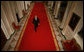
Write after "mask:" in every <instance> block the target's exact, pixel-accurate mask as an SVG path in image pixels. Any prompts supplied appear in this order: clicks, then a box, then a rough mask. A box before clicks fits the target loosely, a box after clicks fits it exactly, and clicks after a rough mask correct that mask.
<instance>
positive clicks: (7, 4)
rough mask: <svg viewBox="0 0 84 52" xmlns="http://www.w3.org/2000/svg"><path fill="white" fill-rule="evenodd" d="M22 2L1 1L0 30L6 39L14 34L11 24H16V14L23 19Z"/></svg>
mask: <svg viewBox="0 0 84 52" xmlns="http://www.w3.org/2000/svg"><path fill="white" fill-rule="evenodd" d="M23 9H24V1H1V28H2V30H3V32H4V34H5V36H6V38H7V39H9V38H10V36H11V35H12V34H13V33H14V29H13V27H12V23H13V22H15V23H16V24H18V22H17V18H16V13H17V12H18V14H19V17H20V18H21V17H23V15H22V10H23Z"/></svg>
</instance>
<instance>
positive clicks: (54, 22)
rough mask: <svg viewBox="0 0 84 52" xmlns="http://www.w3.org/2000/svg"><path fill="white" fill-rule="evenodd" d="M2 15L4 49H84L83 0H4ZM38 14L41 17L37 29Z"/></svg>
mask: <svg viewBox="0 0 84 52" xmlns="http://www.w3.org/2000/svg"><path fill="white" fill-rule="evenodd" d="M80 3H81V4H80ZM78 4H79V6H78V8H79V10H80V12H79V11H78V9H77V5H78ZM6 5H7V6H6ZM59 5H60V6H59ZM62 5H64V6H62ZM5 8H6V10H5ZM10 9H11V10H10ZM62 9H63V11H62ZM8 11H9V12H8ZM64 11H65V12H64ZM63 13H64V14H63ZM72 14H73V15H72ZM1 15H2V16H1V30H2V31H3V34H2V35H5V38H3V37H4V36H3V37H2V42H4V44H3V43H2V46H3V47H2V51H80V50H83V46H82V45H83V41H82V38H83V37H82V38H81V36H82V34H81V33H82V26H83V24H82V21H83V20H82V19H83V16H82V1H80V2H76V1H74V2H72V1H67V2H62V1H36V2H32V1H10V2H9V1H5V2H4V1H2V2H1ZM35 16H37V17H38V18H39V21H40V24H39V25H38V27H37V32H35V29H34V24H33V23H32V22H33V19H34V17H35ZM60 16H61V17H62V18H61V17H60ZM74 17H75V18H76V19H77V20H76V19H75V18H74ZM80 17H81V18H80ZM5 19H6V20H5ZM70 19H71V20H70ZM74 19H75V20H74ZM60 20H61V21H60ZM69 21H70V22H69ZM71 21H72V22H71ZM74 21H75V22H74ZM78 22H79V23H78ZM73 23H74V25H72V24H73ZM80 24H81V25H80ZM74 27H76V28H74ZM79 32H80V34H79ZM3 39H5V41H3ZM79 41H80V42H79Z"/></svg>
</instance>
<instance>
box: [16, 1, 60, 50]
mask: <svg viewBox="0 0 84 52" xmlns="http://www.w3.org/2000/svg"><path fill="white" fill-rule="evenodd" d="M35 15H37V16H38V18H39V20H40V25H39V26H38V28H37V32H35V31H34V25H33V24H32V20H33V18H34V17H35ZM27 20H28V19H27ZM26 23H27V24H26V26H25V30H24V31H22V32H23V33H22V34H21V35H23V36H22V40H20V42H21V43H20V45H19V48H18V49H19V51H31V50H32V51H56V49H57V48H56V47H55V43H54V39H53V36H52V31H51V29H50V26H49V21H48V17H47V14H46V10H45V6H44V4H43V3H40V2H36V3H34V6H33V9H32V11H31V14H30V16H29V20H28V21H26ZM18 42H19V41H18ZM15 49H16V48H15ZM58 49H59V48H58Z"/></svg>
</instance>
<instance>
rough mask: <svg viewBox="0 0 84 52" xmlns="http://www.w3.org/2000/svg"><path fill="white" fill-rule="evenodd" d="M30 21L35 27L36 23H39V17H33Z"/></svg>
mask: <svg viewBox="0 0 84 52" xmlns="http://www.w3.org/2000/svg"><path fill="white" fill-rule="evenodd" d="M32 23H33V24H34V26H35V27H37V26H38V23H40V21H39V18H37V20H35V18H33V22H32Z"/></svg>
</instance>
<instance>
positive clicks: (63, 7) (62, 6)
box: [57, 1, 68, 22]
mask: <svg viewBox="0 0 84 52" xmlns="http://www.w3.org/2000/svg"><path fill="white" fill-rule="evenodd" d="M67 4H68V1H61V4H60V8H59V11H58V16H57V17H58V19H59V21H60V22H62V20H63V16H64V13H65V11H66V8H67Z"/></svg>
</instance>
